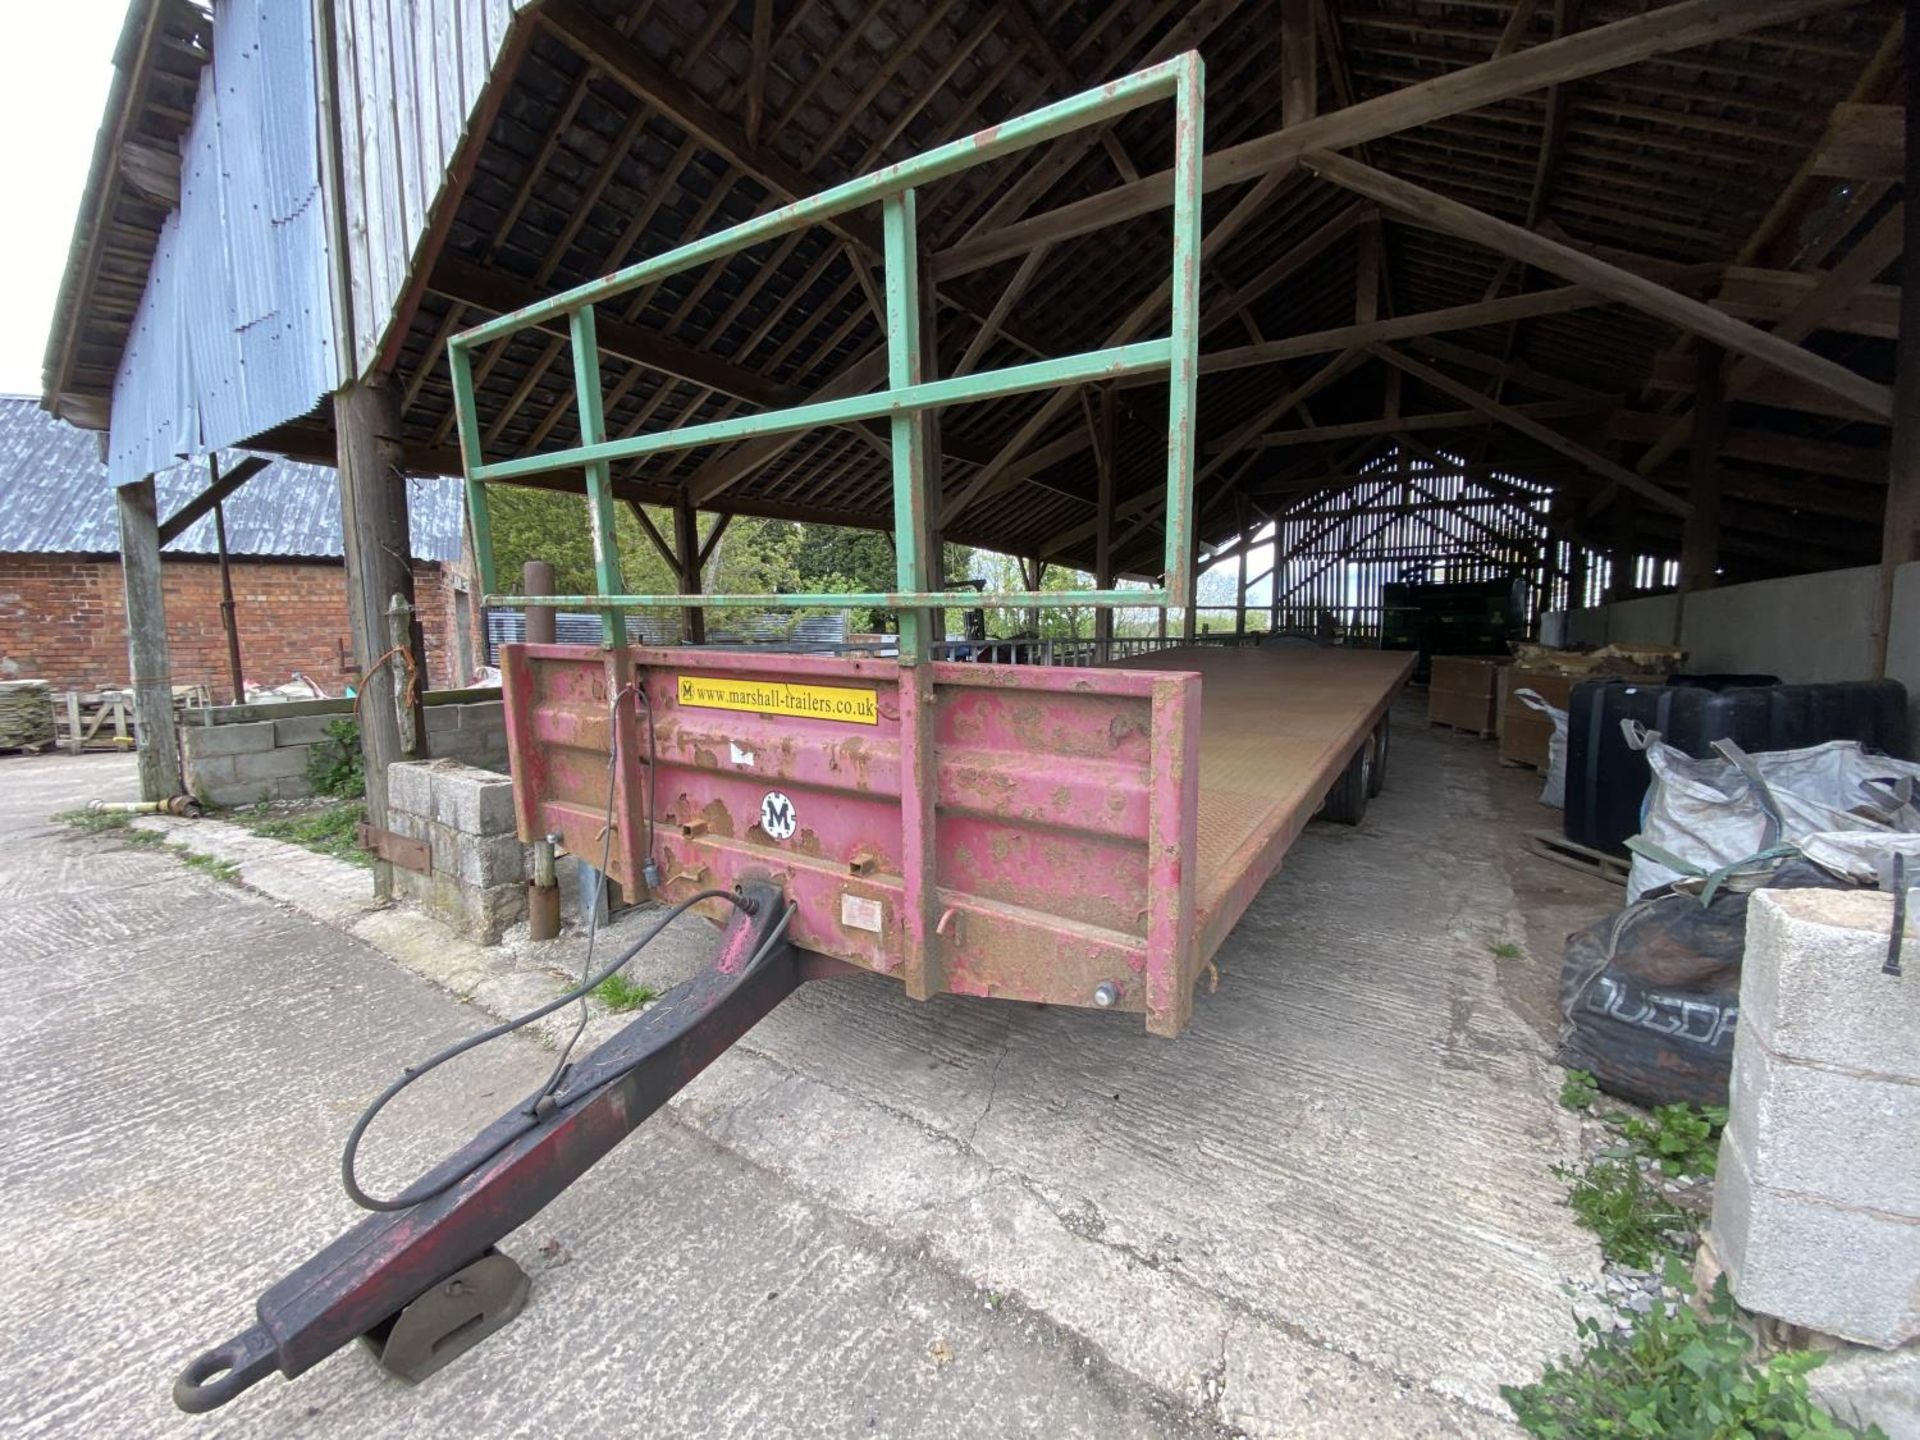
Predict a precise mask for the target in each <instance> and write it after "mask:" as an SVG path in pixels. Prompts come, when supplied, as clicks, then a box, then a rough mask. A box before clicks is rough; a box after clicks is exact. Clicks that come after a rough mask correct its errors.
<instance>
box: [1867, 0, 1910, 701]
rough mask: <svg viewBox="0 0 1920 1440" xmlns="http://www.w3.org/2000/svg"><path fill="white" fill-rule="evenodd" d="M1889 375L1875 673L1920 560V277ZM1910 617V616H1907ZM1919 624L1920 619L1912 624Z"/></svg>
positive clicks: (1881, 670) (1905, 308)
mask: <svg viewBox="0 0 1920 1440" xmlns="http://www.w3.org/2000/svg"><path fill="white" fill-rule="evenodd" d="M1905 44H1906V52H1907V56H1906V58H1907V75H1908V77H1909V84H1911V77H1912V76H1913V75H1914V74H1916V73H1920V72H1916V71H1915V69H1914V67H1915V66H1916V65H1920V26H1917V25H1915V24H1913V23H1912V17H1911V16H1910V17H1908V24H1907V31H1906V41H1905ZM1914 102H1915V97H1913V96H1908V99H1907V107H1906V139H1907V147H1906V167H1907V175H1906V180H1907V183H1906V193H1907V208H1906V214H1905V215H1904V216H1903V217H1902V221H1901V223H1902V225H1903V227H1904V241H1903V244H1904V252H1903V253H1905V254H1906V255H1907V256H1909V257H1911V256H1914V255H1920V219H1916V218H1915V217H1916V215H1920V204H1916V203H1915V196H1916V193H1920V192H1916V191H1915V190H1914V188H1913V187H1914V185H1915V184H1916V183H1920V104H1915V103H1914ZM1895 353H1896V360H1895V370H1894V379H1893V444H1892V446H1891V448H1890V450H1889V452H1888V466H1887V518H1886V528H1885V529H1884V531H1883V532H1882V535H1881V542H1880V604H1879V606H1878V610H1877V613H1876V614H1875V616H1874V635H1873V657H1874V665H1873V673H1874V674H1875V675H1879V676H1882V677H1884V676H1885V675H1886V673H1887V645H1888V641H1889V640H1890V639H1891V637H1892V630H1893V601H1894V585H1895V582H1896V581H1897V579H1898V577H1899V573H1900V567H1901V566H1902V565H1906V564H1909V563H1911V562H1912V561H1915V560H1920V278H1914V279H1910V280H1908V282H1907V283H1906V284H1903V285H1902V286H1901V287H1900V340H1899V344H1898V349H1897V351H1896V352H1895ZM1908 619H1909V620H1910V621H1912V619H1913V617H1912V616H1911V615H1910V616H1909V617H1908ZM1916 623H1920V622H1916Z"/></svg>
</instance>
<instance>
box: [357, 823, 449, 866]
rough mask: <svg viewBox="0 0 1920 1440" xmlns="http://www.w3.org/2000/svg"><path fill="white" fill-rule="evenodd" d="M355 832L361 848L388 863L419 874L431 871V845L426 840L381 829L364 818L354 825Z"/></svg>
mask: <svg viewBox="0 0 1920 1440" xmlns="http://www.w3.org/2000/svg"><path fill="white" fill-rule="evenodd" d="M355 834H356V836H357V837H358V839H359V841H360V848H361V849H362V850H365V851H366V852H367V853H368V854H370V855H376V856H378V857H379V858H380V859H382V860H385V861H386V862H387V863H388V864H389V865H398V866H399V867H400V868H401V869H402V870H411V871H413V872H414V873H415V874H419V875H431V874H432V873H433V847H432V846H430V845H428V844H427V842H426V841H424V840H414V839H411V838H409V837H408V836H405V835H396V834H394V832H393V831H391V830H382V829H380V828H379V827H378V826H375V825H369V824H368V823H367V822H366V821H364V820H362V821H361V822H360V824H359V825H358V826H356V827H355Z"/></svg>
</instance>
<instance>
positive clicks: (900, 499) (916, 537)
mask: <svg viewBox="0 0 1920 1440" xmlns="http://www.w3.org/2000/svg"><path fill="white" fill-rule="evenodd" d="M880 209H881V216H882V219H883V222H884V232H885V233H884V236H883V242H884V254H885V259H886V275H887V384H888V386H889V388H891V389H894V390H899V389H902V388H904V387H906V386H909V385H918V384H919V383H920V380H921V375H922V372H923V368H924V365H923V359H922V351H921V346H920V256H919V251H918V248H917V246H916V244H915V238H914V228H915V218H914V192H913V191H911V190H904V191H902V192H901V193H900V194H898V195H894V196H889V197H888V198H887V199H886V200H884V201H882V202H881V207H880ZM892 439H893V447H892V448H893V550H894V558H895V564H896V572H897V575H896V588H898V589H899V590H901V591H903V592H906V593H915V592H922V591H926V590H929V589H931V588H932V585H931V583H930V578H929V577H930V569H929V553H928V552H929V548H930V546H931V544H932V533H933V518H932V516H931V514H930V513H929V509H930V507H929V504H928V496H927V450H926V426H925V424H924V422H923V420H922V418H921V417H920V416H919V415H895V416H894V417H893V420H892ZM937 613H938V612H937V611H932V610H902V611H901V612H900V663H901V664H903V665H918V664H920V663H921V662H922V661H924V660H926V659H927V658H928V657H929V656H930V655H931V654H932V653H933V641H934V635H933V617H934V616H935V615H936V614H937Z"/></svg>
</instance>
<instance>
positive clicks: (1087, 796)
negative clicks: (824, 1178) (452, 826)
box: [504, 645, 1200, 1033]
mask: <svg viewBox="0 0 1920 1440" xmlns="http://www.w3.org/2000/svg"><path fill="white" fill-rule="evenodd" d="M931 669H932V672H933V685H932V702H931V703H932V715H931V730H932V735H933V751H934V753H933V772H934V808H935V814H934V836H935V844H934V847H933V849H934V877H935V894H934V900H933V905H932V912H933V914H934V916H935V924H934V933H933V936H932V938H931V941H930V943H929V944H928V947H927V950H928V952H929V953H925V954H916V951H915V945H916V937H915V935H914V933H913V930H912V928H911V927H910V926H908V924H907V923H906V920H907V916H906V906H907V900H908V896H907V886H906V884H905V880H904V870H905V864H906V861H907V859H908V856H907V855H906V854H905V847H904V844H903V817H902V807H901V742H902V735H903V730H902V719H903V717H902V691H901V684H902V676H903V671H902V669H901V667H900V666H899V665H898V664H897V663H896V662H894V661H891V660H878V659H845V658H836V657H821V656H799V655H743V654H740V653H738V652H732V653H728V652H713V651H702V650H661V649H651V648H647V647H641V646H628V647H624V648H621V649H617V650H612V651H607V650H602V649H598V648H592V647H587V646H572V645H510V646H508V647H507V648H506V651H505V660H504V677H505V678H504V688H505V698H506V709H507V732H508V743H509V747H510V749H511V751H512V758H513V770H514V775H515V777H516V785H515V799H516V804H517V806H518V818H519V825H520V834H521V837H522V838H523V839H533V838H536V837H539V836H542V835H546V834H549V833H557V834H559V835H561V836H562V838H563V839H564V841H565V843H566V844H567V847H568V848H569V849H570V850H572V851H573V852H574V853H576V854H579V855H582V856H584V857H586V858H588V859H589V860H592V861H594V862H595V863H597V862H598V859H599V855H600V852H601V848H602V846H603V845H605V846H607V849H608V855H609V860H608V870H609V873H610V874H611V875H612V876H613V878H614V879H616V880H618V881H620V883H621V884H622V885H623V886H626V887H630V889H634V890H637V888H638V886H639V883H640V879H641V875H642V873H643V872H642V867H643V864H644V857H645V855H646V854H647V853H649V851H650V853H651V855H652V857H653V859H654V860H655V862H656V863H657V864H658V866H659V867H660V871H661V874H662V876H663V880H662V885H661V893H662V896H663V898H667V899H676V898H680V897H682V896H684V895H687V894H690V893H692V892H693V891H695V890H697V889H701V888H705V887H708V886H715V885H720V886H724V885H731V884H735V883H738V882H740V881H743V880H747V879H769V880H772V881H774V882H775V883H777V884H779V885H780V886H781V887H782V888H783V889H784V890H785V892H786V893H787V894H788V895H789V896H790V897H791V898H792V899H793V900H794V901H795V902H796V903H797V905H798V906H799V911H798V914H797V915H796V916H795V918H794V922H793V927H792V930H791V932H790V933H791V938H792V939H793V940H794V942H795V943H796V944H798V945H799V946H801V947H802V948H803V949H806V950H810V951H814V952H816V953H819V954H822V955H827V956H831V957H834V958H836V959H840V960H845V961H848V962H850V963H852V964H855V965H858V966H860V967H862V968H864V969H868V970H873V971H877V972H879V973H882V974H890V975H896V976H904V974H905V973H906V971H907V969H908V967H909V966H910V965H911V964H912V963H913V962H914V961H916V960H920V961H922V962H924V966H923V968H924V973H925V974H926V975H927V976H928V977H929V979H930V981H937V983H936V984H934V987H933V988H934V989H935V990H944V991H950V992H953V993H958V994H968V995H982V996H996V997H1001V998H1011V999H1021V1000H1034V1001H1048V1002H1052V1003H1057V1004H1076V1005H1093V1004H1097V1003H1100V1000H1099V998H1098V997H1099V995H1100V993H1101V987H1103V986H1110V987H1112V988H1111V991H1110V992H1106V993H1108V994H1109V996H1110V1000H1111V1003H1112V1005H1113V1007H1114V1008H1117V1009H1125V1010H1132V1011H1135V1012H1140V1013H1143V1014H1145V1015H1146V1016H1147V1017H1148V1021H1149V1024H1150V1025H1151V1026H1152V1028H1154V1029H1155V1030H1157V1031H1162V1032H1165V1033H1173V1032H1175V1031H1177V1030H1178V1029H1179V1027H1180V1025H1181V1024H1183V1023H1184V1021H1185V1017H1186V1014H1187V1007H1188V1000H1189V996H1190V993H1191V989H1192V984H1193V978H1194V974H1195V971H1196V970H1197V968H1198V959H1197V956H1196V955H1195V954H1194V923H1193V916H1194V905H1193V884H1194V875H1193V871H1192V865H1191V856H1192V853H1193V846H1192V834H1193V825H1194V816H1195V813H1196V810H1197V799H1198V781H1199V776H1198V766H1197V763H1196V761H1195V746H1196V744H1197V736H1198V729H1199V724H1198V721H1199V699H1200V690H1199V679H1198V677H1197V676H1190V675H1180V674H1170V673H1165V672H1160V673H1155V672H1147V671H1139V672H1131V671H1119V670H1086V669H1045V668H1039V667H1029V666H997V665H965V664H936V665H933V666H932V667H931ZM629 686H634V687H638V690H639V691H640V692H641V693H642V694H644V697H645V704H644V705H643V704H640V703H639V702H638V697H637V696H635V695H633V694H632V693H631V692H630V691H629V690H628V687H629ZM908 698H909V700H910V699H911V697H910V696H909V697H908ZM616 700H618V702H619V703H616ZM649 716H650V717H651V730H652V734H651V738H649V735H648V729H649ZM616 726H617V727H618V729H619V734H620V763H619V765H618V766H617V767H616V769H615V772H614V787H615V788H614V797H615V798H614V806H613V811H614V813H613V825H612V827H611V830H610V831H605V832H604V833H603V824H604V820H605V811H606V806H607V795H608V788H607V786H608V765H607V755H608V742H609V737H610V735H611V733H612V730H613V729H614V727H616ZM650 749H651V753H652V755H653V757H654V763H653V766H652V769H653V774H652V775H651V777H649V775H648V773H647V771H648V768H649V766H648V763H647V757H648V754H649V750H650ZM649 782H651V790H652V793H653V795H654V801H653V806H654V813H655V816H656V821H657V823H656V825H655V827H654V832H653V835H652V837H651V841H649V840H648V838H647V836H646V834H645V833H644V832H645V829H646V826H645V816H646V815H647V813H648V802H647V796H648V794H649V789H650V783H649Z"/></svg>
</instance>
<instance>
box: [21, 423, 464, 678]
mask: <svg viewBox="0 0 1920 1440" xmlns="http://www.w3.org/2000/svg"><path fill="white" fill-rule="evenodd" d="M155 481H156V489H157V492H158V498H159V509H160V514H161V517H162V519H163V520H164V519H165V517H166V516H167V515H168V514H169V513H171V511H172V510H174V509H175V508H177V507H178V506H179V505H181V504H182V503H183V502H184V501H185V500H186V499H188V498H189V497H190V496H193V495H195V494H197V493H199V492H200V491H202V490H204V489H205V488H206V487H207V483H208V475H207V466H206V462H205V460H204V459H202V460H197V461H195V462H193V463H192V464H183V465H181V466H180V467H178V468H177V469H174V470H170V471H166V472H163V473H161V474H160V475H158V476H156V477H155ZM408 486H409V490H410V492H411V493H410V494H409V497H408V500H409V510H410V514H411V517H412V541H413V570H414V585H415V590H416V599H417V605H418V610H419V615H420V621H421V626H422V629H423V630H424V631H425V635H426V653H427V667H428V671H429V676H428V683H429V685H430V686H431V687H432V688H435V689H441V688H446V687H449V686H454V685H459V684H462V683H464V682H465V680H466V678H467V676H468V675H469V674H470V673H471V672H472V668H473V665H474V664H475V657H476V656H477V655H479V654H480V653H481V652H480V650H479V647H478V646H477V644H476V642H475V640H474V637H473V634H472V629H471V624H472V621H471V617H472V613H473V612H472V609H471V607H470V606H469V604H468V598H469V596H468V587H467V582H466V577H465V573H464V571H463V570H462V569H461V554H462V549H461V539H462V533H463V530H462V519H461V514H462V511H461V502H460V492H459V486H458V484H457V483H456V482H454V481H451V480H412V481H409V482H408ZM224 510H225V516H226V527H227V547H228V553H229V555H230V557H231V571H232V576H233V595H234V618H235V623H236V628H237V629H238V631H239V635H240V657H241V673H242V676H243V679H244V681H245V683H246V685H247V686H248V687H249V688H252V687H256V686H258V687H272V686H277V685H283V684H286V683H287V682H288V681H290V680H292V679H293V678H294V676H295V675H296V673H298V674H301V675H305V676H307V677H309V678H310V679H312V680H313V681H314V682H315V683H316V684H318V685H319V686H320V687H321V688H322V689H324V690H325V691H326V692H327V693H329V694H332V695H339V694H343V693H344V692H345V689H346V687H347V686H349V685H352V684H354V683H355V680H356V676H357V672H356V670H355V668H354V664H353V641H352V632H351V630H350V629H349V628H348V620H347V587H346V571H345V567H344V565H343V563H342V559H341V541H340V488H339V482H338V480H337V478H336V476H335V474H334V472H333V471H332V470H331V469H328V468H325V467H322V466H317V465H301V464H295V463H293V462H291V461H285V460H282V461H276V462H275V463H274V464H272V465H270V466H269V467H268V468H267V469H265V470H263V471H262V472H261V473H260V474H258V475H256V476H255V477H254V478H253V479H251V480H249V481H248V482H247V483H246V484H245V485H244V486H242V487H241V488H240V489H239V490H238V491H237V492H235V493H234V494H233V495H232V496H231V497H230V498H229V499H228V500H227V501H226V502H225V506H224ZM217 554H218V547H217V544H216V540H215V534H214V523H213V517H212V516H211V515H209V516H206V517H204V518H202V519H201V520H199V521H197V522H196V523H195V524H193V525H192V526H190V527H189V528H188V529H187V530H186V531H185V532H183V533H182V534H181V535H180V537H179V538H178V539H177V540H175V541H174V542H173V543H172V544H171V545H169V546H168V547H167V549H166V551H165V553H164V557H163V561H162V567H161V570H162V584H163V588H164V590H165V594H166V611H167V638H168V642H169V645H170V647H171V653H172V665H173V677H172V678H173V683H174V684H175V685H205V686H206V687H207V688H208V691H209V692H210V694H211V697H212V698H213V699H214V700H215V701H216V702H225V701H227V700H229V699H231V698H232V690H233V687H232V683H231V681H230V679H229V677H228V668H227V642H226V634H225V631H224V629H223V628H222V622H221V615H220V566H219V562H218V559H217ZM0 680H45V681H47V682H49V683H50V684H51V685H52V686H53V687H54V689H55V690H56V691H60V690H98V689H105V688H109V687H116V686H123V685H125V684H127V682H128V669H127V637H126V625H125V600H124V594H123V591H122V587H121V579H120V562H119V540H118V534H117V532H116V528H115V516H114V504H113V492H112V491H111V490H110V489H109V488H108V485H107V475H106V469H105V467H104V466H103V465H102V463H101V460H100V452H99V437H98V436H96V435H92V434H89V433H88V432H86V431H83V430H77V429H75V428H74V427H73V426H71V425H68V424H67V423H66V422H65V421H62V420H56V419H54V418H53V417H52V416H51V415H49V414H47V413H46V412H45V411H44V410H42V409H41V408H40V402H39V401H38V400H37V399H31V398H27V397H23V396H0Z"/></svg>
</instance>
